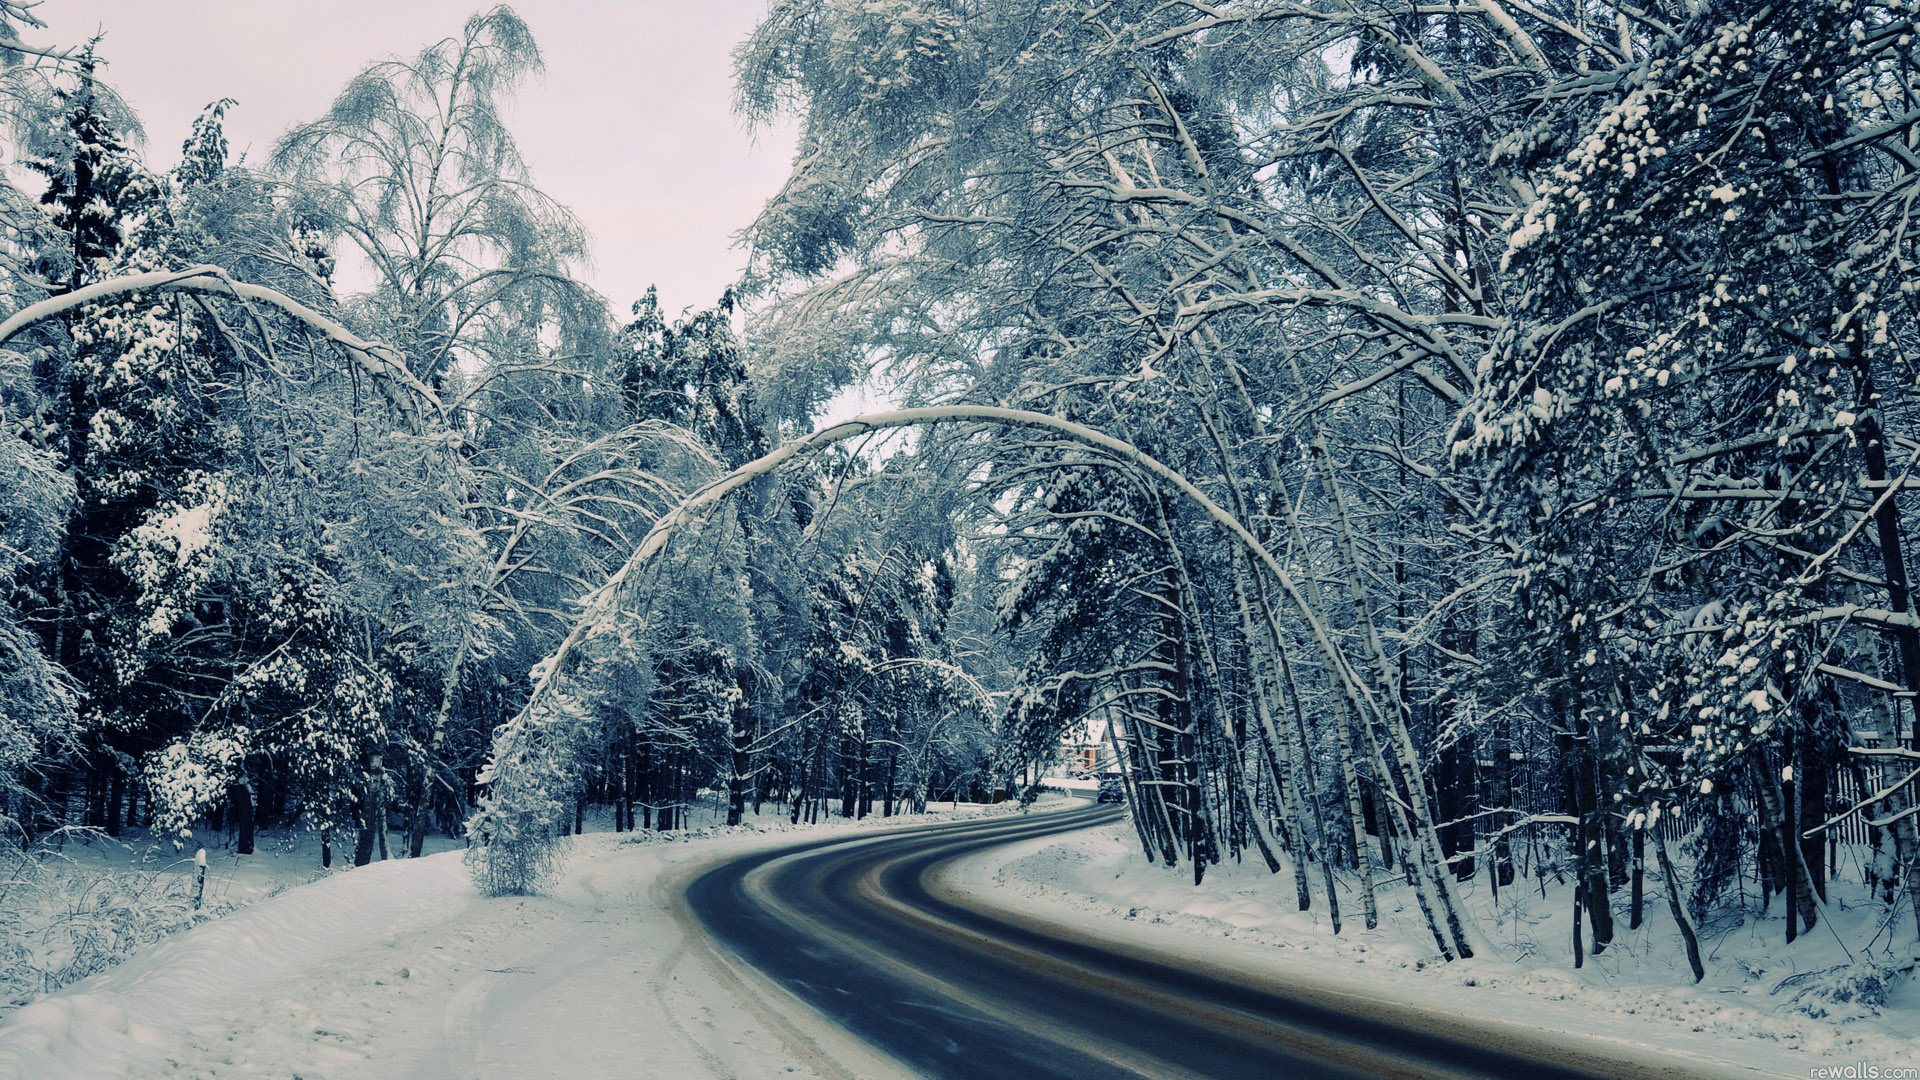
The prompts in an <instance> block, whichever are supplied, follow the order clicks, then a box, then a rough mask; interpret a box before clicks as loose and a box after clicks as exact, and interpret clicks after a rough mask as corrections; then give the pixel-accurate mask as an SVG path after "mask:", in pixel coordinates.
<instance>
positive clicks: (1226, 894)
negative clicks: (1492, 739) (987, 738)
mask: <svg viewBox="0 0 1920 1080" xmlns="http://www.w3.org/2000/svg"><path fill="white" fill-rule="evenodd" d="M1483 880H1484V876H1483ZM945 882H946V884H947V885H948V887H950V888H953V889H955V890H956V891H960V892H964V893H967V894H969V895H970V896H971V897H972V898H973V899H974V901H976V902H979V903H982V904H983V905H986V906H1000V907H1004V908H1008V909H1011V910H1014V911H1018V912H1022V913H1024V914H1026V915H1028V916H1031V917H1036V918H1039V919H1042V920H1049V921H1054V922H1062V923H1071V924H1072V925H1074V926H1075V927H1080V928H1085V929H1091V930H1093V931H1095V932H1097V933H1099V934H1101V935H1103V936H1106V937H1109V938H1112V939H1114V940H1117V941H1122V942H1125V941H1134V942H1139V943H1141V944H1146V945H1153V946H1156V947H1159V948H1163V949H1176V950H1178V951H1180V953H1181V954H1182V955H1185V956H1190V957H1193V958H1195V959H1196V960H1203V959H1204V960H1207V961H1211V962H1217V963H1219V964H1221V965H1222V966H1224V967H1226V968H1229V969H1242V970H1249V969H1250V970H1266V971H1272V972H1275V973H1278V974H1281V975H1283V976H1285V977H1291V978H1311V979H1313V980H1314V981H1316V982H1317V983H1320V984H1323V985H1326V986H1329V987H1333V988H1338V989H1341V990H1343V991H1345V992H1351V993H1355V994H1362V995H1366V996H1368V997H1372V998H1376V999H1379V1000H1385V1001H1393V1002H1397V1003H1401V1004H1406V1005H1411V1006H1414V1007H1419V1008H1425V1009H1428V1010H1430V1011H1432V1012H1435V1013H1439V1014H1442V1015H1451V1016H1463V1017H1469V1018H1472V1019H1474V1020H1476V1021H1481V1022H1491V1023H1515V1022H1518V1021H1516V1018H1525V1020H1526V1022H1527V1023H1528V1024H1530V1025H1531V1026H1534V1027H1537V1028H1541V1029H1547V1030H1554V1031H1563V1032H1577V1033H1580V1034H1581V1036H1582V1037H1585V1038H1589V1039H1592V1040H1596V1041H1599V1042H1602V1043H1610V1044H1612V1045H1615V1046H1618V1047H1622V1048H1655V1049H1657V1050H1658V1051H1660V1052H1661V1053H1664V1054H1667V1055H1670V1056H1672V1057H1674V1058H1676V1059H1678V1060H1681V1061H1689V1062H1691V1063H1693V1065H1694V1067H1695V1068H1696V1069H1701V1068H1704V1069H1705V1070H1706V1071H1708V1072H1715V1071H1719V1072H1727V1071H1729V1070H1731V1074H1732V1075H1743V1076H1752V1075H1768V1076H1802V1077H1804V1076H1807V1075H1809V1074H1808V1070H1809V1069H1812V1068H1820V1067H1824V1066H1858V1065H1859V1064H1860V1063H1862V1062H1867V1063H1874V1064H1879V1065H1881V1066H1883V1067H1889V1068H1890V1067H1910V1066H1914V1065H1916V1064H1920V1039H1917V1038H1915V1037H1914V1033H1915V1032H1920V986H1916V985H1915V983H1914V981H1913V980H1912V978H1911V977H1910V976H1908V975H1905V974H1901V973H1900V972H1899V969H1900V968H1901V967H1903V966H1905V965H1906V964H1910V963H1911V962H1912V961H1911V956H1912V954H1913V950H1912V948H1911V946H1912V942H1911V941H1910V940H1905V941H1903V942H1902V943H1901V945H1902V948H1905V949H1906V950H1907V952H1906V953H1905V955H1904V956H1902V955H1899V954H1891V953H1889V951H1888V950H1889V948H1890V947H1891V946H1890V937H1891V936H1892V935H1890V934H1889V933H1888V929H1887V928H1886V927H1882V926H1878V925H1877V924H1876V923H1875V920H1876V918H1880V917H1884V911H1883V909H1880V908H1879V907H1878V906H1877V905H1873V904H1869V903H1864V902H1863V903H1859V904H1850V902H1849V899H1850V897H1849V885H1848V883H1846V882H1844V881H1836V882H1834V883H1833V886H1832V897H1831V904H1830V908H1831V910H1832V912H1833V914H1834V921H1835V922H1836V923H1837V924H1838V925H1837V926H1836V927H1834V928H1833V929H1837V930H1838V934H1837V935H1836V934H1835V933H1833V932H1832V931H1831V930H1830V929H1829V928H1827V927H1818V928H1816V929H1815V930H1814V932H1813V933H1811V934H1808V935H1804V936H1802V937H1801V938H1800V940H1799V941H1798V942H1796V943H1795V944H1794V945H1793V946H1792V947H1791V948H1789V947H1787V946H1786V945H1785V944H1784V942H1783V940H1782V930H1781V923H1780V920H1779V918H1778V917H1777V916H1778V906H1777V904H1776V907H1775V911H1774V916H1775V917H1773V918H1766V919H1751V918H1737V917H1728V918H1723V920H1722V921H1721V922H1719V923H1717V924H1714V925H1711V926H1710V927H1709V928H1708V929H1709V930H1710V931H1711V933H1710V934H1709V935H1707V936H1705V937H1704V938H1703V940H1702V943H1701V947H1702V951H1703V952H1704V953H1706V954H1707V966H1708V977H1707V981H1706V982H1705V983H1703V984H1701V985H1699V986H1695V985H1693V984H1692V975H1691V972H1690V971H1689V970H1688V969H1687V963H1686V959H1685V957H1684V955H1683V954H1682V952H1681V948H1680V945H1679V941H1678V935H1677V932H1676V931H1675V929H1674V927H1673V926H1672V923H1671V921H1670V919H1669V918H1668V916H1667V913H1666V910H1665V908H1666V904H1665V898H1664V893H1662V892H1660V891H1659V890H1660V888H1661V885H1660V884H1659V882H1658V879H1657V878H1655V879H1652V880H1649V882H1648V886H1647V901H1648V903H1647V907H1646V919H1645V921H1644V922H1643V924H1642V925H1641V927H1640V928H1639V929H1638V930H1631V931H1630V930H1628V929H1627V927H1626V920H1625V917H1624V911H1616V918H1617V919H1618V920H1619V922H1618V931H1617V937H1616V940H1615V944H1614V945H1613V947H1611V948H1609V949H1608V950H1607V951H1606V952H1605V953H1603V954H1602V955H1600V956H1598V957H1591V956H1590V957H1589V958H1588V960H1587V963H1586V965H1585V966H1584V967H1583V968H1582V969H1581V970H1579V971H1575V970H1573V969H1572V967H1571V958H1570V956H1569V946H1568V944H1567V943H1568V941H1569V939H1570V937H1571V934H1572V927H1571V917H1572V903H1571V899H1570V897H1569V895H1568V892H1567V889H1566V888H1565V887H1564V886H1557V885H1555V884H1554V883H1553V882H1552V880H1551V879H1550V878H1549V879H1547V881H1546V882H1545V883H1544V887H1543V883H1542V882H1539V881H1517V882H1516V883H1515V886H1514V887H1510V888H1507V889H1503V890H1501V894H1500V901H1499V903H1498V904H1495V903H1494V902H1493V900H1492V898H1491V897H1490V896H1488V895H1487V894H1486V891H1485V889H1484V887H1481V888H1479V889H1475V888H1471V887H1469V888H1465V889H1463V890H1462V899H1463V902H1464V903H1465V904H1466V905H1467V907H1468V908H1469V910H1471V911H1472V912H1473V913H1474V916H1475V918H1476V920H1477V921H1478V923H1479V926H1480V928H1481V930H1482V931H1483V932H1484V933H1485V935H1486V937H1487V938H1488V939H1489V944H1490V945H1491V946H1492V949H1491V953H1490V954H1488V955H1483V956H1480V957H1476V958H1475V959H1472V960H1465V961H1458V962H1455V963H1451V964H1449V963H1441V962H1439V961H1438V959H1437V957H1436V955H1435V952H1434V949H1433V941H1432V938H1431V936H1429V935H1428V934H1427V932H1426V930H1425V927H1424V924H1423V922H1422V920H1421V917H1420V913H1419V911H1418V909H1417V907H1415V905H1414V903H1413V901H1412V897H1411V894H1410V893H1408V892H1407V890H1406V889H1405V888H1404V886H1393V887H1385V888H1382V889H1381V890H1380V892H1379V898H1380V906H1381V924H1380V928H1379V929H1378V930H1375V931H1368V930H1366V929H1365V928H1364V927H1363V926H1362V924H1361V920H1360V912H1359V904H1358V902H1357V901H1358V898H1357V895H1355V894H1353V893H1352V892H1350V891H1347V892H1343V896H1342V909H1343V916H1344V919H1343V921H1344V926H1343V931H1342V933H1341V934H1340V935H1338V936H1335V935H1333V934H1332V933H1331V927H1330V926H1329V924H1328V920H1327V917H1326V913H1325V911H1324V904H1323V903H1322V901H1321V898H1320V895H1319V882H1318V880H1317V876H1316V880H1315V882H1314V894H1315V895H1314V899H1315V908H1314V910H1312V911H1308V912H1301V911H1298V910H1296V904H1295V899H1294V889H1293V881H1292V877H1291V872H1290V871H1287V870H1284V869H1283V871H1282V873H1281V874H1279V875H1277V876H1276V875H1271V874H1268V873H1267V870H1266V867H1265V866H1264V865H1262V864H1261V863H1260V862H1259V860H1258V859H1257V858H1250V859H1249V860H1248V861H1246V862H1244V863H1241V864H1237V865H1236V864H1233V863H1231V862H1228V863H1222V864H1221V865H1219V866H1215V867H1212V868H1210V869H1209V870H1208V872H1207V876H1206V880H1205V882H1204V883H1203V884H1202V885H1201V886H1200V887H1198V888H1196V887H1195V886H1194V885H1193V879H1192V876H1191V870H1190V869H1189V868H1186V867H1181V868H1179V869H1176V870H1168V869H1166V868H1164V867H1161V866H1158V865H1156V864H1154V863H1152V862H1151V861H1149V860H1148V859H1146V858H1144V857H1142V856H1141V854H1140V852H1139V845H1138V843H1137V841H1136V839H1135V836H1134V833H1133V831H1132V827H1131V826H1130V825H1128V824H1126V823H1125V822H1124V821H1122V822H1120V823H1117V824H1115V825H1112V826H1107V827H1102V828H1099V829H1093V830H1086V831H1082V832H1078V833H1072V834H1069V835H1067V836H1064V837H1055V838H1047V839H1043V840H1037V841H1031V842H1027V843H1023V844H1017V845H1009V846H1007V847H1003V848H996V849H993V850H992V851H988V852H984V853H982V854H980V855H977V856H974V857H972V858H970V859H967V860H963V861H962V862H960V863H959V864H956V865H955V866H953V867H951V868H950V869H949V870H948V871H947V873H946V875H945ZM1543 893H1544V895H1543ZM1862 899H1864V898H1862ZM1899 933H1901V934H1907V933H1908V931H1907V930H1906V929H1904V928H1902V929H1901V930H1900V931H1899ZM1842 941H1846V942H1848V943H1849V947H1850V948H1851V949H1852V950H1853V953H1854V954H1855V956H1857V957H1858V958H1860V959H1862V960H1869V957H1868V955H1867V954H1866V953H1865V952H1864V951H1863V950H1862V948H1861V943H1865V942H1869V941H1872V942H1875V943H1876V951H1875V952H1874V953H1873V954H1872V955H1871V958H1870V960H1869V965H1862V966H1858V967H1855V966H1849V967H1844V968H1843V967H1840V965H1845V964H1848V962H1849V956H1848V952H1847V950H1846V949H1845V948H1843V947H1842V945H1841V942H1842ZM1863 971H1871V972H1878V974H1877V975H1875V976H1873V977H1871V978H1864V981H1863V975H1862V972H1863ZM1889 972H1891V973H1892V974H1891V977H1888V976H1889Z"/></svg>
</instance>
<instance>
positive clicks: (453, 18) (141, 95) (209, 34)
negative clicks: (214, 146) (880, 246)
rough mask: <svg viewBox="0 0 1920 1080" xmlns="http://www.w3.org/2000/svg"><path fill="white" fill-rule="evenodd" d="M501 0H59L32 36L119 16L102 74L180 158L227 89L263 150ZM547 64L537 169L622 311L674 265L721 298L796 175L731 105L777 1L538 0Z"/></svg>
mask: <svg viewBox="0 0 1920 1080" xmlns="http://www.w3.org/2000/svg"><path fill="white" fill-rule="evenodd" d="M485 6H490V5H488V4H487V3H486V0H304V2H291V0H49V2H47V3H45V4H43V5H42V6H40V7H39V8H38V9H37V10H36V14H38V15H39V16H40V17H41V18H42V19H44V20H45V21H46V22H47V24H48V28H47V29H45V30H39V31H34V32H32V33H30V34H27V35H23V36H24V37H25V38H26V40H27V41H28V42H29V43H31V44H35V45H80V44H83V43H84V42H85V41H86V39H87V37H88V36H89V35H91V34H92V33H94V32H95V31H96V30H105V31H106V35H107V36H106V39H105V40H104V41H103V42H102V43H101V46H100V55H101V56H102V58H103V59H104V60H106V61H107V66H106V67H105V69H104V77H105V78H106V80H107V81H108V82H109V83H111V84H112V85H113V86H115V87H116V88H117V89H118V90H119V91H120V92H121V94H122V95H123V96H124V97H125V98H126V99H127V101H128V102H129V103H131V104H132V105H133V107H134V108H135V109H136V110H138V112H139V113H140V117H141V120H142V121H143V122H144V123H145V125H146V128H147V136H148V144H147V148H146V157H147V161H148V164H149V165H151V166H153V167H155V168H166V167H169V166H171V165H173V164H174V163H175V162H176V161H178V160H179V156H180V143H181V141H182V140H183V139H184V138H185V137H186V134H187V129H188V126H189V125H190V124H191V123H192V122H193V118H194V117H195V116H197V115H198V114H199V112H200V110H201V108H202V107H203V106H205V105H206V104H207V103H208V102H210V101H214V100H217V99H219V98H222V97H230V98H233V99H235V100H236V101H238V102H239V104H238V105H237V106H235V107H234V108H233V109H230V110H229V111H228V113H227V137H228V139H229V141H230V142H231V144H232V148H233V153H234V155H235V156H238V155H239V154H241V153H242V152H246V153H247V155H248V157H249V158H250V159H252V160H256V161H257V160H259V159H261V158H264V157H265V156H266V154H267V153H268V151H269V150H270V148H271V147H272V145H273V141H274V139H275V138H276V137H277V136H278V135H279V134H280V133H281V132H283V131H285V130H286V129H287V128H289V127H291V126H293V125H294V124H297V123H301V122H304V121H307V120H311V119H313V118H315V117H317V116H319V115H320V114H321V113H322V112H323V111H324V110H325V109H326V107H327V105H328V104H329V103H330V102H331V101H332V100H333V97H334V94H335V93H336V92H337V91H338V90H339V89H340V87H341V86H342V85H343V84H345V82H346V81H347V79H349V78H350V77H352V76H353V75H354V74H355V73H357V72H358V71H359V70H360V69H361V68H363V67H365V66H366V65H367V63H368V62H370V61H372V60H374V59H377V58H380V57H385V56H390V55H399V56H403V57H412V56H413V55H415V54H417V53H418V52H419V51H420V49H421V48H422V47H424V46H426V45H428V44H430V43H432V42H434V41H438V40H439V39H441V38H444V37H448V36H450V35H453V34H457V33H459V31H460V28H461V26H462V25H463V24H464V23H465V21H466V19H467V17H468V16H469V15H471V14H473V13H474V12H475V11H477V10H480V9H481V8H483V7H485ZM511 6H512V7H513V8H514V9H515V10H516V11H518V12H519V14H520V16H521V17H522V18H524V19H526V20H527V22H528V24H529V25H530V26H531V27H532V28H533V33H534V37H535V39H536V40H537V41H538V42H539V44H540V49H541V52H542V53H543V54H544V55H545V57H546V63H547V71H546V75H545V76H544V77H543V78H541V79H539V80H538V81H535V82H532V83H530V84H529V85H527V86H525V87H523V88H522V89H521V91H520V93H519V95H518V97H517V98H516V99H515V100H514V102H513V103H512V104H511V105H510V107H509V109H508V112H507V118H508V123H509V125H510V126H511V129H512V130H513V132H514V134H515V136H516V138H517V139H518V140H519V143H520V149H521V152H522V153H523V155H524V156H525V157H526V159H527V162H528V164H529V165H530V166H531V167H532V170H533V178H534V181H535V182H536V183H537V184H538V185H539V186H540V187H541V188H542V189H543V190H545V191H546V192H547V194H549V195H551V196H553V197H554V198H556V199H558V200H559V201H560V202H562V203H564V204H565V205H567V206H568V207H570V208H571V209H572V210H573V212H574V213H575V214H576V215H578V216H579V217H580V219H581V220H582V221H583V222H585V223H586V226H587V228H588V229H589V230H590V231H591V233H592V234H593V254H594V260H595V265H594V266H593V267H590V268H588V270H587V275H586V276H587V278H588V280H589V282H590V283H591V284H592V285H593V286H594V287H595V288H597V289H599V290H600V292H602V293H603V294H605V295H606V297H607V298H608V300H609V301H611V302H612V304H613V306H614V309H615V311H616V312H618V313H621V314H624V313H625V312H626V311H627V310H628V308H629V307H630V305H631V304H632V303H633V301H634V300H636V299H638V298H639V297H640V295H641V293H642V292H644V291H645V290H646V287H647V286H648V285H649V284H658V285H659V287H660V299H661V302H662V304H663V306H664V307H665V308H666V310H667V312H668V313H669V314H672V313H675V312H678V311H679V310H680V309H681V308H684V307H688V306H706V305H709V304H711V303H713V302H714V301H715V300H716V299H718V298H719V295H720V291H721V290H722V289H724V288H725V287H726V286H727V285H728V284H730V283H731V282H732V281H733V280H734V279H735V278H736V277H737V276H738V275H739V272H740V269H741V268H742V266H743V265H744V262H745V255H744V253H743V252H741V251H739V250H737V249H735V248H733V246H732V243H733V234H734V233H735V232H737V231H739V230H740V229H741V228H743V227H744V226H746V225H747V224H748V223H749V222H750V221H752V219H753V217H754V215H755V213H756V212H757V211H758V209H759V207H760V205H761V203H763V202H764V201H765V200H766V199H767V198H768V197H770V196H772V195H773V194H774V193H776V192H777V191H778V190H779V188H780V184H781V182H782V181H783V180H784V179H785V177H786V172H787V166H788V165H789V163H790V159H791V157H792V153H793V135H792V132H791V130H790V129H788V128H782V129H779V130H775V131H771V132H761V133H759V134H758V135H757V136H749V135H748V133H747V132H746V130H745V128H744V126H743V125H742V124H741V123H740V122H739V121H738V120H737V119H735V118H734V116H733V114H732V112H731V102H732V74H733V63H732V58H731V56H730V55H729V54H730V51H731V50H732V48H733V47H734V45H735V44H737V43H738V42H739V41H740V40H742V39H743V38H744V37H745V36H746V35H747V33H748V31H749V30H751V29H752V27H753V25H754V23H755V21H756V20H758V19H759V17H760V16H761V15H762V14H763V13H764V12H765V10H766V0H522V2H520V3H516V4H513V5H511Z"/></svg>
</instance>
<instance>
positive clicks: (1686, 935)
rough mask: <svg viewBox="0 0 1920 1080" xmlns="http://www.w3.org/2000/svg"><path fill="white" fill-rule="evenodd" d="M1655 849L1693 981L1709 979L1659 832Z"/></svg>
mask: <svg viewBox="0 0 1920 1080" xmlns="http://www.w3.org/2000/svg"><path fill="white" fill-rule="evenodd" d="M1653 849H1654V851H1655V852H1657V853H1658V854H1659V856H1660V876H1661V877H1662V878H1663V879H1664V880H1665V882H1666V886H1667V890H1666V891H1667V911H1668V913H1670V914H1671V915H1672V916H1673V925H1675V926H1677V927H1679V928H1680V940H1681V942H1682V943H1684V944H1685V945H1686V949H1687V966H1688V967H1690V968H1692V969H1693V981H1694V982H1696V983H1697V982H1699V981H1700V980H1702V979H1704V978H1706V977H1707V969H1706V968H1705V967H1704V966H1702V965H1701V963H1700V939H1699V937H1697V936H1696V935H1695V934H1694V932H1693V921H1692V920H1690V919H1688V918H1687V909H1686V907H1685V906H1684V905H1682V904H1681V903H1680V875H1678V874H1676V873H1674V872H1673V857H1672V856H1671V855H1668V854H1667V839H1666V837H1664V836H1662V835H1661V834H1660V833H1659V832H1658V831H1657V830H1656V831H1655V832H1654V834H1653Z"/></svg>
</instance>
